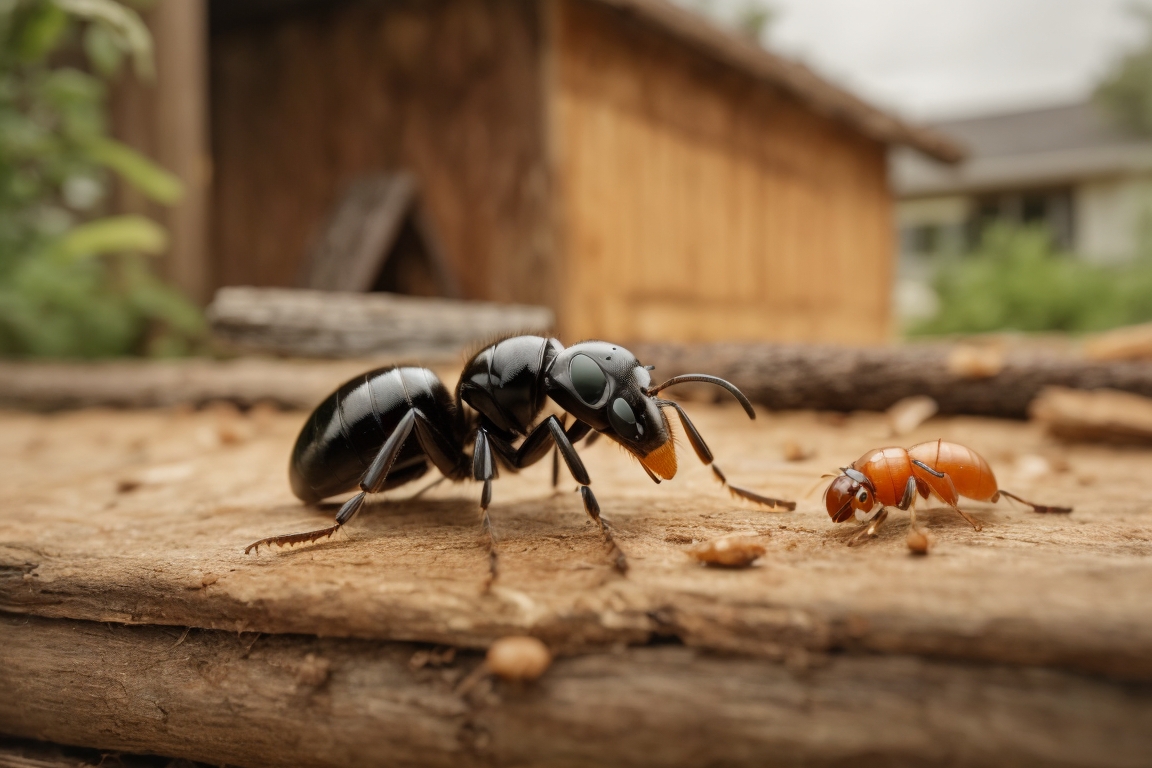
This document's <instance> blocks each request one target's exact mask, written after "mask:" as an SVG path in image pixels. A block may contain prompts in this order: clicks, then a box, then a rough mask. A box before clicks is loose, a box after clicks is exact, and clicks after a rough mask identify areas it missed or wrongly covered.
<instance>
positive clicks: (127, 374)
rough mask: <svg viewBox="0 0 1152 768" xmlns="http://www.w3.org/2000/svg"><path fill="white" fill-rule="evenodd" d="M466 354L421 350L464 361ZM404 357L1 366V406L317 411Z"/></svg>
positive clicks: (439, 359) (435, 357)
mask: <svg viewBox="0 0 1152 768" xmlns="http://www.w3.org/2000/svg"><path fill="white" fill-rule="evenodd" d="M459 357H460V356H459V353H458V352H457V353H447V352H445V353H438V354H427V355H421V356H420V359H421V362H423V363H425V364H432V365H435V364H437V363H439V364H440V365H444V363H445V362H446V361H451V362H452V363H455V364H458V363H457V361H458V360H459ZM402 361H403V358H387V357H380V358H375V359H369V360H348V361H315V360H312V361H300V360H261V359H256V358H241V359H237V360H207V359H190V360H165V361H143V360H115V361H107V362H99V363H63V362H53V363H33V362H27V363H25V362H10V361H9V362H2V363H0V406H4V407H8V408H25V409H29V410H36V411H49V410H59V409H64V408H86V407H92V406H111V407H115V408H155V407H164V406H174V405H203V404H205V403H210V402H214V401H227V402H232V403H235V404H237V405H240V406H244V407H248V406H252V405H256V404H258V403H270V404H273V405H277V406H282V407H287V408H313V407H315V405H316V404H317V403H319V402H320V401H321V400H323V399H324V398H325V397H326V396H327V395H328V394H329V393H330V392H331V391H332V390H334V389H335V388H336V387H337V386H339V385H340V384H341V383H342V382H344V381H346V380H347V379H350V378H352V377H353V376H355V375H356V374H358V373H363V372H364V371H367V370H370V369H372V368H375V367H377V366H381V365H387V364H392V363H398V362H402Z"/></svg>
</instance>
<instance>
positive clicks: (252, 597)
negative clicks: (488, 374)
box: [0, 404, 1152, 681]
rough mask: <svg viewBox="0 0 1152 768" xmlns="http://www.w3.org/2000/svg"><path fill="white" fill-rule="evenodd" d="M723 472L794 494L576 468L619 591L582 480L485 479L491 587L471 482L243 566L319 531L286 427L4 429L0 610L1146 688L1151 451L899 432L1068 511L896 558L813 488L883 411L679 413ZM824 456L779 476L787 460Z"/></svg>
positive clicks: (204, 417)
mask: <svg viewBox="0 0 1152 768" xmlns="http://www.w3.org/2000/svg"><path fill="white" fill-rule="evenodd" d="M689 410H690V412H691V413H692V414H693V417H694V419H695V420H696V422H697V425H698V426H699V427H700V429H701V430H702V431H703V433H704V435H705V436H706V437H707V439H708V441H709V443H710V444H711V445H712V447H713V449H714V451H715V453H716V455H717V460H718V461H719V462H720V463H721V465H722V466H723V467H724V468H725V470H726V471H727V473H728V476H729V477H730V478H731V479H732V480H733V481H734V482H738V483H741V484H744V485H747V486H750V487H752V488H754V489H757V490H761V491H763V492H770V493H772V494H775V495H782V496H785V497H792V498H799V499H800V505H799V508H798V509H797V511H796V512H793V513H781V512H765V511H761V510H759V509H753V508H750V507H748V506H745V505H744V504H742V503H740V502H737V501H734V500H731V499H729V498H727V497H726V496H724V495H722V494H721V493H720V491H719V490H718V489H717V488H716V486H715V483H714V481H713V479H712V477H711V475H710V473H708V472H707V471H706V470H705V469H704V468H703V467H701V466H700V465H699V464H697V463H696V462H695V459H694V458H693V457H692V456H691V454H690V452H686V453H685V454H682V457H681V470H680V474H679V476H678V477H677V478H675V480H674V481H672V482H666V483H664V484H662V485H660V486H654V485H653V484H652V483H651V482H650V481H649V480H648V479H647V478H646V477H645V476H644V474H643V472H642V471H641V470H640V468H639V467H636V466H635V465H634V463H633V462H632V461H631V460H630V459H628V458H627V457H626V456H625V455H623V454H622V453H621V452H620V451H619V450H618V449H616V448H615V447H614V446H612V445H611V444H609V443H604V442H602V443H600V444H598V445H596V446H594V447H592V448H588V449H586V450H584V451H583V454H584V456H585V461H586V464H587V467H588V470H589V472H590V473H591V476H592V478H593V480H594V487H595V488H596V491H597V494H598V496H599V499H600V503H601V505H602V507H603V509H604V513H605V515H607V516H609V517H610V518H611V519H612V520H613V521H614V524H615V527H616V530H617V537H618V539H619V541H620V542H621V545H622V546H623V547H624V549H625V550H626V551H627V552H628V554H629V557H630V559H631V564H632V570H631V572H630V573H629V574H628V576H627V577H619V576H616V575H614V574H613V572H612V571H611V570H610V568H609V567H608V565H607V559H606V556H605V554H604V552H603V551H602V549H601V545H600V542H599V538H598V536H597V535H596V534H595V533H594V531H593V529H592V528H591V526H590V524H589V523H588V521H587V519H586V517H585V515H584V513H583V511H582V509H581V506H580V501H579V497H578V495H577V494H574V493H571V492H569V491H571V489H572V488H573V487H574V484H573V483H572V481H571V480H570V479H568V478H565V479H564V481H563V482H562V484H561V490H562V491H564V492H562V493H560V494H557V495H552V494H550V492H549V490H548V485H549V483H548V477H549V469H550V468H549V467H548V466H545V465H547V464H548V462H541V465H538V466H536V467H533V468H531V469H530V470H528V471H526V472H525V473H523V474H522V475H520V476H516V477H509V476H505V477H502V478H501V479H500V480H499V481H498V483H497V484H496V487H495V497H494V502H493V507H492V513H493V519H494V523H495V526H496V530H497V532H498V534H499V536H500V538H501V541H502V560H501V565H502V570H501V576H500V579H499V580H498V582H497V584H496V586H495V587H494V588H493V589H492V591H491V592H490V593H485V592H484V589H483V585H484V581H485V575H486V566H485V554H484V550H483V547H482V546H481V543H480V540H479V536H478V531H477V517H476V508H477V498H478V494H479V491H478V489H477V488H476V487H474V486H473V485H471V484H464V485H459V486H442V487H440V488H438V489H435V490H434V491H432V492H430V493H429V494H427V495H425V496H424V497H422V498H421V499H420V500H417V501H405V500H404V497H405V496H407V495H409V494H411V493H412V492H414V490H415V486H413V487H411V488H403V489H399V490H397V491H394V492H392V493H390V494H387V495H386V496H385V499H384V501H382V502H377V503H375V504H373V505H372V506H371V507H370V508H368V509H367V510H365V511H364V512H362V513H361V515H360V517H359V518H358V519H357V520H356V521H355V522H354V523H353V524H352V525H350V526H349V528H348V529H347V533H346V534H343V535H341V536H339V537H338V538H337V539H336V540H334V541H331V542H325V543H321V544H319V545H316V546H312V547H310V548H307V549H298V550H295V551H277V552H271V553H269V552H263V553H261V554H259V555H248V556H245V555H244V554H243V548H244V545H246V544H248V543H249V542H251V541H254V540H255V539H258V538H261V537H264V536H267V535H270V534H275V533H284V532H289V531H293V530H300V529H306V528H310V527H317V526H319V525H321V524H325V523H326V521H328V520H329V519H330V515H331V514H332V511H331V509H329V510H327V511H315V510H309V509H307V508H304V507H302V506H301V505H300V504H299V502H297V501H296V500H295V499H294V498H293V497H292V496H291V494H290V493H289V490H288V487H287V482H286V478H285V474H286V471H285V469H286V468H285V465H286V462H287V456H288V452H289V448H290V446H291V443H292V440H293V439H294V437H295V433H296V430H297V429H298V428H299V426H300V423H301V421H302V419H303V415H302V414H299V413H287V414H284V413H276V412H272V411H269V410H265V409H256V410H253V411H251V412H249V414H248V415H247V416H242V415H240V414H238V413H236V412H235V411H233V410H229V409H223V408H216V409H211V410H207V411H201V412H106V411H98V410H94V411H81V412H75V413H65V414H59V415H55V416H50V417H42V416H35V415H29V414H16V413H11V414H8V415H5V416H4V417H3V421H2V422H0V436H2V437H0V467H2V468H3V472H4V496H5V503H4V506H3V508H2V509H0V608H2V609H4V610H7V611H12V612H20V613H28V614H35V615H41V616H47V617H61V618H73V619H86V620H96V621H112V622H125V623H134V624H166V625H173V626H194V627H203V628H215V629H223V630H230V631H259V632H270V633H292V632H295V633H305V634H320V635H329V636H343V637H360V638H374V639H384V640H402V641H421V642H435V643H446V644H451V645H455V646H467V647H483V646H486V645H487V644H488V643H489V642H491V641H492V640H493V639H495V638H498V637H501V636H503V635H507V634H522V633H530V634H534V635H537V636H539V637H540V638H541V639H543V640H545V641H546V642H547V643H548V644H549V645H550V646H552V647H553V648H554V650H558V651H560V652H563V653H578V652H586V651H588V650H590V649H594V648H604V647H613V646H616V645H619V644H622V643H623V644H629V643H646V642H649V641H651V640H653V639H654V638H659V637H675V638H678V639H679V640H681V641H683V642H684V643H686V644H688V645H690V646H693V647H697V648H701V649H708V650H716V651H726V652H735V653H740V654H745V655H749V656H757V657H764V658H769V659H792V658H804V657H806V656H809V655H812V654H823V653H835V652H841V651H847V652H850V653H878V654H911V655H921V656H925V657H932V658H939V659H951V660H969V661H982V662H988V663H1000V664H1012V665H1027V666H1047V667H1058V668H1064V669H1070V670H1077V671H1080V672H1088V673H1094V674H1101V675H1105V676H1108V677H1111V678H1115V679H1118V680H1128V681H1152V611H1149V610H1148V605H1149V602H1148V595H1149V594H1152V559H1150V558H1149V555H1150V554H1152V491H1150V490H1149V488H1148V486H1147V483H1146V482H1145V480H1144V476H1145V474H1146V469H1147V462H1148V454H1147V453H1144V452H1140V451H1126V452H1118V451H1113V450H1108V449H1102V448H1096V447H1079V446H1061V445H1059V444H1054V443H1049V442H1047V441H1046V440H1045V438H1044V437H1043V436H1042V434H1041V432H1040V430H1039V428H1036V427H1032V426H1029V425H1024V424H1019V423H1011V422H996V421H988V420H979V419H970V418H945V419H933V420H930V421H929V422H927V423H926V424H924V425H922V426H921V427H919V428H918V429H916V430H915V431H913V432H912V433H911V434H908V435H905V436H903V437H902V438H901V441H902V442H903V443H905V444H912V443H915V442H918V441H920V440H924V439H930V438H934V437H944V438H947V439H951V440H956V441H958V442H962V443H965V444H968V445H972V446H973V447H975V448H977V449H978V450H980V451H981V452H982V453H983V454H984V455H985V456H986V457H987V458H988V459H989V460H990V461H991V462H992V464H993V467H994V468H995V469H996V471H997V473H998V477H999V479H1000V483H1001V485H1002V487H1006V488H1009V489H1011V490H1013V491H1016V492H1017V493H1020V494H1021V495H1024V496H1026V497H1033V498H1035V499H1036V500H1038V501H1041V502H1049V503H1060V504H1071V505H1073V506H1075V507H1076V512H1075V513H1074V514H1072V515H1070V516H1040V515H1034V514H1032V513H1030V512H1027V511H1025V510H1021V509H1017V508H1012V507H1009V506H1006V505H1001V506H999V507H987V506H984V505H977V504H973V505H970V506H969V509H970V511H971V512H972V513H973V514H975V515H976V516H977V517H978V518H980V519H981V520H983V521H984V523H985V530H984V531H983V532H982V533H976V532H973V531H972V530H971V529H970V528H969V527H968V526H967V524H965V523H964V522H963V521H962V520H961V519H960V518H959V517H958V516H956V515H955V514H954V513H953V512H951V511H948V510H943V509H929V510H926V511H925V512H924V516H923V519H925V520H926V521H927V524H928V526H929V528H930V530H931V531H932V532H933V534H934V535H935V536H936V538H937V542H936V546H935V548H934V549H933V551H932V554H931V555H929V556H928V557H927V558H913V557H911V556H909V554H908V553H907V550H906V548H905V545H904V534H905V528H904V522H905V518H904V517H903V516H902V515H900V514H894V515H893V520H892V521H890V523H889V524H888V526H887V527H886V528H885V529H883V532H882V535H881V537H880V538H879V540H877V541H875V542H873V543H870V544H869V545H867V546H864V547H860V548H853V549H849V548H847V547H845V546H844V542H845V541H846V540H847V538H848V537H849V536H850V535H851V534H852V532H853V526H851V525H844V526H834V525H832V524H831V523H830V521H829V520H828V517H827V514H826V513H825V512H824V511H823V509H822V507H821V504H820V501H819V495H818V494H813V495H811V496H803V494H804V492H805V491H806V490H807V489H808V488H809V487H810V486H811V485H812V484H813V482H814V481H815V480H816V478H817V477H818V476H819V474H820V473H821V472H823V471H825V470H826V469H827V468H829V467H835V466H843V465H844V464H845V463H847V462H848V461H850V460H852V459H854V458H856V457H857V456H858V455H860V454H861V453H863V451H864V450H865V449H868V448H871V447H874V446H876V445H882V444H885V443H888V442H889V439H888V438H887V435H888V427H887V424H886V422H885V420H884V418H883V417H882V416H880V415H859V416H852V417H847V418H846V419H844V420H843V421H842V423H840V424H837V423H833V422H831V421H829V420H827V419H821V418H816V417H813V416H811V415H805V414H791V415H770V416H766V417H764V418H762V419H761V420H758V421H757V422H755V423H748V422H747V421H746V419H745V417H744V416H743V415H742V412H741V411H740V410H739V409H738V408H736V407H730V406H724V407H717V406H709V405H704V404H691V406H690V408H689ZM790 441H798V442H801V443H803V444H804V446H805V447H806V448H808V449H810V450H812V451H814V452H815V453H814V456H813V458H811V459H808V460H807V461H802V462H785V461H783V460H782V459H781V458H780V456H781V452H782V450H783V449H784V446H785V444H786V443H788V442H790ZM731 533H735V534H745V535H751V536H755V537H758V538H759V539H760V540H761V541H762V542H763V544H764V546H765V547H766V548H767V554H766V556H765V558H764V559H763V561H762V565H760V566H759V567H755V568H752V569H750V570H747V571H738V572H732V571H714V570H708V569H703V568H701V567H700V566H698V565H696V564H695V563H693V562H692V561H690V560H689V559H688V557H687V556H686V554H685V552H684V550H685V549H686V547H687V546H688V545H690V544H691V543H692V541H694V540H707V539H711V538H715V537H717V536H721V535H725V534H731Z"/></svg>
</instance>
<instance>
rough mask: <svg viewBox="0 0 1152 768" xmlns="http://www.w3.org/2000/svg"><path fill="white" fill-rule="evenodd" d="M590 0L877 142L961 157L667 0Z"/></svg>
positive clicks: (937, 136)
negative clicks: (773, 87) (635, 19)
mask: <svg viewBox="0 0 1152 768" xmlns="http://www.w3.org/2000/svg"><path fill="white" fill-rule="evenodd" d="M594 1H595V2H598V3H601V4H602V5H606V6H609V7H611V8H615V9H616V10H619V11H621V12H624V13H631V14H633V15H635V16H637V17H639V18H641V19H642V20H643V21H644V22H646V23H648V24H650V25H651V26H654V27H657V28H659V29H660V30H662V31H664V32H665V33H667V34H669V35H671V36H673V37H675V38H677V39H678V40H680V41H682V42H684V43H686V44H688V45H690V46H692V47H693V48H695V49H696V50H697V51H699V52H701V53H703V54H705V55H707V56H709V57H711V58H713V59H714V60H717V61H720V62H722V63H724V64H727V65H729V66H732V67H735V68H737V69H740V70H743V71H744V72H747V73H748V74H750V75H752V76H754V77H757V78H759V79H761V80H765V81H768V82H770V83H772V84H774V85H776V86H778V87H780V88H782V89H783V90H784V91H786V92H788V93H790V94H791V95H792V96H794V97H795V98H797V99H798V100H799V101H801V102H802V103H803V104H804V105H805V106H807V107H808V108H809V109H811V110H812V111H814V112H816V113H817V114H820V115H823V116H825V117H827V118H829V119H831V120H835V121H837V122H841V123H844V124H846V125H849V126H851V127H853V128H855V129H856V130H858V131H860V132H861V133H863V134H864V135H866V136H868V137H870V138H873V139H876V140H877V141H880V142H883V143H885V144H899V145H903V146H907V147H911V148H913V149H916V150H918V151H920V152H923V153H924V154H926V155H928V156H929V157H932V158H935V159H936V160H940V161H942V162H946V163H957V162H959V161H961V160H963V159H964V156H965V150H964V148H963V147H962V146H961V145H960V144H958V143H957V142H955V141H953V140H952V139H951V138H949V137H948V136H946V135H945V134H943V133H940V132H939V131H935V130H933V129H931V128H926V127H923V126H918V125H913V124H911V123H908V122H906V121H904V120H902V119H900V118H898V117H896V116H894V115H890V114H888V113H887V112H884V111H883V110H880V109H877V108H876V107H874V106H872V105H871V104H868V103H867V102H865V101H863V100H862V99H860V98H859V97H857V96H855V95H853V94H851V93H849V92H848V91H845V90H844V89H842V88H839V87H838V86H835V85H833V84H832V83H829V82H828V81H827V80H824V79H823V78H821V77H820V76H818V75H816V74H815V73H814V72H812V70H810V69H808V68H807V67H806V66H804V65H803V64H800V63H797V62H794V61H789V60H787V59H784V58H781V57H780V56H777V55H775V54H773V53H770V52H769V51H766V50H764V49H763V48H761V47H760V46H758V45H756V44H754V43H752V42H750V41H747V40H744V39H743V38H741V37H739V36H738V35H735V34H733V33H731V32H728V31H725V30H723V29H720V28H719V27H717V26H715V25H713V24H711V23H710V22H708V21H707V20H705V19H702V18H701V17H700V16H699V15H698V14H695V13H692V12H691V11H687V10H685V9H683V8H680V7H678V6H676V5H673V4H672V3H670V2H668V1H667V0H594Z"/></svg>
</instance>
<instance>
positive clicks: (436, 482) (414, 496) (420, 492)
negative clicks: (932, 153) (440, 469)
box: [408, 475, 448, 501]
mask: <svg viewBox="0 0 1152 768" xmlns="http://www.w3.org/2000/svg"><path fill="white" fill-rule="evenodd" d="M447 479H448V477H447V475H440V477H438V478H436V479H435V480H433V481H432V482H430V483H428V485H426V486H424V487H423V488H421V489H420V490H418V491H416V493H414V494H412V495H411V496H409V497H408V501H413V500H415V499H418V498H420V497H421V496H423V495H424V494H426V493H428V491H430V490H432V489H433V488H435V487H436V486H438V485H440V483H442V482H444V481H445V480H447Z"/></svg>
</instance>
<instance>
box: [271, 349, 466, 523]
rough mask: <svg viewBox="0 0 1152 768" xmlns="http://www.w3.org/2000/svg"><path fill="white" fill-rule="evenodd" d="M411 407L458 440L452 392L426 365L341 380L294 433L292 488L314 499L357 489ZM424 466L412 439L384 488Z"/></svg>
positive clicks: (305, 498) (407, 478)
mask: <svg viewBox="0 0 1152 768" xmlns="http://www.w3.org/2000/svg"><path fill="white" fill-rule="evenodd" d="M413 408H416V409H419V410H420V412H421V413H423V414H425V415H426V416H427V417H428V419H429V420H431V421H432V422H433V424H435V425H436V426H437V427H438V428H439V429H440V430H441V431H442V432H443V433H444V434H445V435H446V436H449V437H451V438H452V439H453V440H455V441H456V442H457V443H458V442H459V441H460V438H461V436H460V434H459V431H460V426H459V424H458V423H457V422H458V421H459V420H458V419H457V418H456V408H455V404H454V403H453V400H452V395H451V394H450V393H449V391H448V388H447V387H445V386H444V384H443V382H441V381H440V379H439V377H437V376H436V374H435V373H433V372H432V371H430V370H428V369H427V368H396V367H388V368H378V369H376V370H374V371H369V372H368V373H366V374H364V375H363V376H358V377H356V378H355V379H352V380H351V381H348V382H345V383H344V385H343V386H341V387H340V388H339V389H337V390H336V391H335V392H333V393H332V394H331V395H329V396H328V397H327V398H326V399H325V400H324V402H322V403H320V405H319V406H317V407H316V410H315V411H313V412H312V415H311V417H309V419H308V421H307V422H306V423H305V425H304V428H303V429H302V430H301V431H300V436H299V437H297V438H296V445H295V447H294V448H293V449H292V461H291V463H290V465H289V469H288V476H289V480H290V482H291V485H292V492H293V493H294V494H296V496H297V498H299V499H300V500H301V501H306V502H314V501H319V500H320V499H325V498H328V497H329V496H335V495H337V494H341V493H346V492H348V491H352V490H355V489H356V488H357V486H358V484H359V482H360V478H361V477H362V476H363V474H364V472H365V471H366V470H367V469H368V466H369V465H370V464H371V463H372V459H373V458H375V456H376V454H377V453H378V452H379V451H380V447H381V446H382V445H384V441H385V440H387V439H388V436H389V435H391V434H392V433H393V432H394V431H395V430H396V426H397V424H399V423H400V419H401V418H403V417H404V415H405V414H406V413H408V411H410V410H411V409H413ZM460 449H461V450H462V446H460ZM427 471H428V459H427V455H426V454H425V452H424V450H423V449H422V448H421V446H420V442H419V441H417V440H410V441H408V442H406V443H405V444H404V446H403V447H402V448H401V449H400V453H399V455H397V457H396V461H395V463H394V464H393V465H392V468H391V470H390V471H389V472H388V476H387V480H386V482H385V484H384V488H385V489H387V488H396V487H397V486H400V485H403V484H404V483H407V482H410V481H412V480H415V479H416V478H418V477H420V476H421V475H423V474H424V473H425V472H427Z"/></svg>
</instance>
